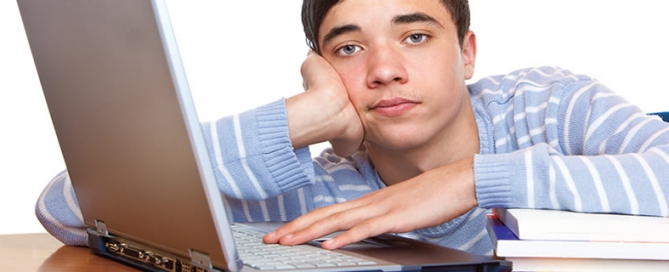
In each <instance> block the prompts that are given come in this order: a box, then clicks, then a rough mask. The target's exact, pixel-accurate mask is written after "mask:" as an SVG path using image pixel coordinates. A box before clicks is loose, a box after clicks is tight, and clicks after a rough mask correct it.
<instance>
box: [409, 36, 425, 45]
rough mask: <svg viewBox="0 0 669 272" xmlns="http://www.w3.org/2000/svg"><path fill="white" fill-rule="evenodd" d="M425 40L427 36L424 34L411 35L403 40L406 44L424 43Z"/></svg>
mask: <svg viewBox="0 0 669 272" xmlns="http://www.w3.org/2000/svg"><path fill="white" fill-rule="evenodd" d="M426 39H427V35H425V34H411V35H409V37H407V38H406V39H405V41H406V42H408V43H410V44H419V43H422V42H424V41H425V40H426Z"/></svg>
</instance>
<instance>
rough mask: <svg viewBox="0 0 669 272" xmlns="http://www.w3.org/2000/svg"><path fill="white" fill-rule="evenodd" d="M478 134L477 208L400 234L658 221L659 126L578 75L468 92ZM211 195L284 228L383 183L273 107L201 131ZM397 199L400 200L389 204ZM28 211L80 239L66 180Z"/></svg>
mask: <svg viewBox="0 0 669 272" xmlns="http://www.w3.org/2000/svg"><path fill="white" fill-rule="evenodd" d="M468 87H469V92H470V97H471V103H472V105H473V109H474V112H475V116H476V121H477V124H478V129H479V134H480V135H479V137H480V145H481V146H480V153H479V154H477V155H476V156H475V158H474V176H475V183H476V196H477V200H478V204H479V206H478V207H476V208H474V209H472V210H470V211H469V212H467V213H466V214H464V215H462V216H460V217H458V218H456V219H454V220H451V221H449V222H447V223H445V224H443V225H440V226H436V227H432V228H426V229H420V230H416V231H413V232H411V233H408V234H406V235H407V236H411V237H414V238H418V239H421V240H424V241H429V242H432V243H435V244H440V245H444V246H448V247H452V248H458V249H461V250H465V251H469V252H472V253H476V254H484V255H490V254H492V244H491V242H490V240H489V238H488V236H487V233H486V230H485V214H486V213H487V211H488V210H489V209H490V208H493V207H508V208H514V207H515V208H538V209H559V210H572V211H581V212H605V213H624V214H638V215H654V216H665V217H666V216H669V209H668V208H667V205H668V202H667V199H666V197H667V194H669V125H668V124H667V123H664V122H662V121H661V120H660V119H659V118H656V117H649V116H647V115H646V114H644V113H643V112H642V111H641V110H640V109H639V108H637V107H635V106H633V105H631V104H629V103H628V102H626V101H625V100H624V99H623V98H621V97H620V96H618V95H616V94H615V93H613V92H611V91H610V90H609V89H608V88H606V87H605V86H604V85H602V84H601V83H599V82H597V81H596V80H594V79H592V78H589V77H587V76H582V75H575V74H572V73H571V72H569V71H566V70H562V69H558V68H552V67H541V68H533V69H524V70H519V71H516V72H513V73H510V74H508V75H501V76H493V77H488V78H485V79H482V80H480V81H478V82H477V83H474V84H471V85H469V86H468ZM203 130H204V132H205V133H204V134H205V138H206V142H207V144H208V148H209V151H210V152H209V153H210V156H211V159H212V161H213V163H214V168H215V174H216V178H217V181H218V185H219V188H220V189H221V191H222V192H223V193H224V194H225V195H226V198H225V202H226V203H227V204H228V205H229V206H230V207H231V210H232V216H233V219H234V220H235V221H238V222H248V221H270V220H271V221H277V220H279V221H287V220H291V219H294V218H296V217H297V216H299V215H302V214H304V213H306V212H308V211H310V210H312V209H314V208H317V207H322V206H327V205H331V204H333V203H339V202H344V201H347V200H350V199H354V198H357V197H359V196H361V195H364V194H366V193H368V192H371V191H374V190H378V189H380V188H383V187H384V186H385V185H384V183H383V182H382V181H381V179H380V178H379V176H378V175H377V172H376V170H375V169H374V167H373V164H372V163H371V162H370V160H369V158H368V156H367V153H366V152H365V151H360V152H358V153H356V154H354V155H353V156H351V157H348V158H342V157H338V156H336V155H334V154H333V153H332V152H331V151H330V150H326V151H324V152H323V153H322V154H320V155H319V156H317V157H315V158H312V157H311V154H310V152H309V150H308V148H303V149H298V150H293V148H292V146H291V143H290V139H289V136H288V130H287V119H286V109H285V102H284V101H283V100H279V101H276V102H274V103H270V104H268V105H265V106H262V107H259V108H256V109H253V110H250V111H247V112H243V113H241V114H238V115H235V116H230V117H225V118H222V119H219V120H216V121H214V122H211V123H205V124H203ZM398 201H400V200H398ZM36 212H37V216H38V219H39V220H40V222H42V224H43V225H44V227H45V228H46V229H47V231H49V232H50V233H51V234H52V235H54V236H55V237H57V238H58V239H60V240H61V241H63V242H64V243H66V244H68V245H84V244H85V243H86V233H85V231H84V229H85V225H84V224H83V220H82V218H81V212H80V211H79V208H78V205H77V202H76V197H75V195H74V192H73V190H72V186H71V184H70V182H69V177H68V175H67V172H66V171H64V172H63V173H61V174H59V175H58V176H56V177H55V178H54V179H53V180H52V181H51V183H49V185H48V187H47V188H46V189H45V190H44V192H43V193H42V195H41V197H40V199H39V201H38V203H37V206H36Z"/></svg>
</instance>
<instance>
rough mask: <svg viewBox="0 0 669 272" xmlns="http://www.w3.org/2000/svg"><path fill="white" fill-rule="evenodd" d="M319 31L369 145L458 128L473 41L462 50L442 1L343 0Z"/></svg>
mask: <svg viewBox="0 0 669 272" xmlns="http://www.w3.org/2000/svg"><path fill="white" fill-rule="evenodd" d="M319 33H320V36H319V37H318V38H319V44H321V51H322V55H323V57H324V58H325V59H326V60H328V62H329V63H330V64H331V65H332V66H333V67H334V68H335V70H337V72H338V73H339V75H340V76H341V78H342V80H343V82H344V84H345V85H346V88H347V89H348V92H349V98H350V99H351V102H352V103H353V105H354V106H355V108H356V110H357V111H358V115H359V116H360V119H361V120H362V123H363V126H364V128H365V140H366V142H367V143H368V144H372V145H377V146H379V147H382V148H390V149H408V148H416V147H420V146H423V145H425V144H427V143H430V142H431V140H434V139H438V138H441V137H439V136H440V135H441V136H446V137H448V133H449V131H450V132H455V131H456V130H457V128H456V127H457V123H458V121H459V118H458V117H460V116H462V114H463V113H464V112H465V111H466V110H467V109H468V108H467V107H463V105H464V104H463V103H469V96H468V95H467V90H466V85H465V79H469V78H471V76H472V74H473V71H474V59H475V55H476V44H475V38H474V36H473V33H468V34H467V35H466V37H465V39H464V44H463V46H462V47H460V44H459V41H458V36H457V29H456V26H455V24H454V23H453V20H452V19H451V15H450V13H449V11H448V10H447V9H446V7H444V6H443V5H442V3H441V1H440V0H342V1H341V2H339V3H338V4H337V5H335V6H334V7H332V9H330V11H329V12H328V14H327V15H326V17H325V19H324V20H323V23H322V24H321V26H320V29H319ZM465 108H467V109H465Z"/></svg>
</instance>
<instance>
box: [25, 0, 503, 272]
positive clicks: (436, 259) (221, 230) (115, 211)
mask: <svg viewBox="0 0 669 272" xmlns="http://www.w3.org/2000/svg"><path fill="white" fill-rule="evenodd" d="M18 4H19V9H20V12H21V16H22V18H23V23H24V27H25V30H26V34H27V37H28V41H29V44H30V47H31V50H32V54H33V58H34V61H35V65H36V68H37V72H38V75H39V78H40V81H41V84H42V89H43V91H44V96H45V98H46V101H47V105H48V107H49V111H50V113H51V118H52V121H53V125H54V128H55V131H56V134H57V137H58V141H59V143H60V146H61V150H62V153H63V157H64V159H65V163H66V165H67V168H68V171H69V174H70V177H71V180H72V184H73V187H74V190H75V193H76V195H77V200H78V203H79V205H80V207H81V211H82V214H83V218H84V221H85V223H86V224H87V225H88V226H90V229H89V231H88V233H89V246H90V248H91V249H92V250H93V252H95V253H97V254H100V255H103V256H106V257H109V258H112V259H114V260H117V261H119V262H123V263H125V264H128V265H131V266H134V267H136V268H140V269H143V270H152V271H219V270H229V271H257V270H263V271H264V270H266V269H267V270H269V269H283V270H290V271H294V270H298V269H300V268H305V269H307V270H312V271H324V270H329V271H343V270H351V271H395V270H421V269H423V270H438V271H504V270H508V269H509V266H508V263H507V262H503V261H499V260H495V259H492V258H487V257H483V256H477V255H472V254H468V253H466V252H462V251H458V250H453V249H447V248H443V247H439V246H435V245H432V244H428V243H422V242H418V241H414V240H410V239H406V238H402V237H397V236H394V235H383V236H379V237H376V238H370V239H368V240H365V241H363V242H361V243H358V244H356V245H352V246H349V247H347V248H345V249H342V250H335V251H326V250H322V249H320V248H319V247H318V246H317V245H311V244H306V245H300V246H295V247H288V246H278V245H265V244H262V242H261V241H260V238H258V237H256V236H254V235H256V234H260V235H262V233H263V232H265V231H267V230H268V228H274V227H276V226H275V225H269V226H268V225H260V226H258V225H242V224H233V223H232V222H230V220H229V218H228V213H227V210H226V207H225V205H224V201H223V199H222V198H221V195H220V192H219V190H218V187H217V185H216V180H215V177H214V172H213V168H212V163H211V162H210V160H209V156H208V154H207V149H206V146H205V143H204V137H203V135H202V131H201V128H200V123H199V121H198V118H197V115H196V111H195V108H194V105H193V101H192V99H191V96H190V93H189V89H188V84H187V81H186V76H185V73H184V69H183V67H182V64H181V61H180V57H179V53H178V50H177V44H176V40H175V37H174V35H173V33H172V29H171V25H170V22H169V16H168V12H167V7H166V4H165V3H164V1H161V0H48V1H44V0H18ZM233 230H234V232H235V233H240V232H241V233H244V235H245V236H246V237H241V236H235V237H233ZM235 235H237V234H235ZM246 243H250V244H254V245H253V246H258V247H268V248H269V247H271V248H279V249H282V250H295V249H300V250H302V249H304V250H307V251H309V252H310V253H309V254H311V255H309V254H307V255H305V254H303V253H297V255H300V256H296V257H307V259H309V258H311V260H312V261H313V262H311V263H310V261H309V260H306V261H300V262H299V263H298V262H292V265H290V264H287V265H286V264H280V263H275V262H270V263H269V264H268V263H267V262H266V263H265V264H260V265H258V264H255V263H254V262H255V261H267V260H266V257H260V258H258V257H253V256H251V255H253V254H255V253H258V252H261V251H262V250H264V249H256V250H250V251H248V250H241V247H242V246H247V245H245V244H246ZM314 244H317V243H314ZM321 252H323V253H321ZM292 254H293V256H295V255H296V254H295V253H292ZM319 254H323V255H322V256H326V255H328V256H329V257H327V258H331V259H327V258H326V257H323V258H320V257H318V256H321V255H319ZM330 255H334V256H330ZM286 256H289V255H286ZM252 258H253V259H254V260H251V259H252ZM257 259H259V260H257ZM284 259H285V258H284ZM335 259H337V260H343V261H344V262H343V263H336V262H335ZM319 260H320V263H318V262H317V261H319Z"/></svg>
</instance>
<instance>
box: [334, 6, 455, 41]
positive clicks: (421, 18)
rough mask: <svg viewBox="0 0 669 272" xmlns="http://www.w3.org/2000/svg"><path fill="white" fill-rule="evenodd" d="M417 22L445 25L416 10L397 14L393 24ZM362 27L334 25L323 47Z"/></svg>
mask: <svg viewBox="0 0 669 272" xmlns="http://www.w3.org/2000/svg"><path fill="white" fill-rule="evenodd" d="M416 22H426V23H433V24H435V25H437V26H439V27H442V28H443V26H442V25H441V24H440V23H439V21H437V19H435V18H434V17H432V16H430V15H427V14H425V13H423V12H415V13H411V14H403V15H397V16H395V17H393V19H392V21H391V23H392V24H393V25H396V24H411V23H416ZM361 29H362V28H360V26H358V25H355V24H347V25H343V26H338V27H333V28H332V29H330V31H328V33H327V34H325V37H324V38H323V45H321V46H322V47H325V45H327V44H328V43H329V42H330V41H332V40H333V39H334V38H336V37H338V36H341V35H344V34H346V33H350V32H356V31H360V30H361Z"/></svg>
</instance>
